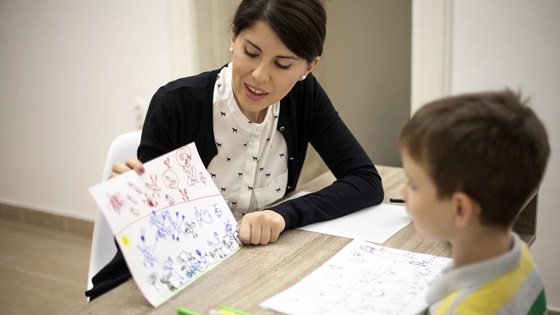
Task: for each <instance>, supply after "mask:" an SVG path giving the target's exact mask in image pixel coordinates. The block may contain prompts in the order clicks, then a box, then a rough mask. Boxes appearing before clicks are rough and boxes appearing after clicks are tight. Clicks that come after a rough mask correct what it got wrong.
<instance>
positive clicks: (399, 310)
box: [260, 240, 451, 315]
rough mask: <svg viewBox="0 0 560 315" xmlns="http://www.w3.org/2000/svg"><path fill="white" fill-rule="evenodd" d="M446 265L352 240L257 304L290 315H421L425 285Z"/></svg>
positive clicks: (443, 260) (444, 261)
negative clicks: (289, 284)
mask: <svg viewBox="0 0 560 315" xmlns="http://www.w3.org/2000/svg"><path fill="white" fill-rule="evenodd" d="M450 261H451V260H450V259H449V258H444V257H438V256H432V255H426V254H420V253H413V252H408V251H403V250H398V249H394V248H389V247H384V246H381V245H377V244H373V243H370V242H367V241H363V240H353V241H352V242H351V243H349V244H348V245H347V246H345V247H344V248H343V249H342V250H340V251H339V252H338V253H337V254H336V255H334V256H333V257H332V258H331V259H329V260H328V261H327V262H325V263H324V264H323V265H321V266H320V267H319V268H318V269H316V270H315V271H313V272H312V273H311V274H309V275H308V276H307V277H305V278H304V279H302V280H301V281H299V282H298V283H297V284H295V285H294V286H293V287H291V288H289V289H288V290H285V291H283V292H281V293H279V294H277V295H275V296H273V297H271V298H269V299H267V300H265V301H264V302H262V303H261V304H260V306H261V307H262V308H266V309H271V310H274V311H277V312H281V313H285V314H291V315H304V314H305V315H315V314H316V315H334V314H346V315H354V314H355V315H364V314H387V315H389V314H420V313H422V312H423V311H424V310H425V309H426V308H427V304H426V302H425V300H424V298H425V294H426V291H427V286H428V283H429V281H431V280H432V279H435V278H436V277H437V276H439V275H440V274H441V272H442V269H443V268H444V267H445V266H447V265H448V264H449V263H450Z"/></svg>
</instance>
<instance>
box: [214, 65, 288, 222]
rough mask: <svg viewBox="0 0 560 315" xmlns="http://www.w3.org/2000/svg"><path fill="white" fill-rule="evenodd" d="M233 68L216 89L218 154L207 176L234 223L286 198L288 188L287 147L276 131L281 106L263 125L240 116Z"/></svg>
mask: <svg viewBox="0 0 560 315" xmlns="http://www.w3.org/2000/svg"><path fill="white" fill-rule="evenodd" d="M231 82H232V72H231V64H229V65H228V66H227V67H224V68H223V69H222V70H221V71H220V74H219V75H218V79H217V80H216V85H215V88H214V99H213V104H214V107H213V122H214V137H215V139H216V146H217V148H218V154H217V155H216V156H215V157H214V158H213V159H212V161H211V162H210V165H208V172H209V173H210V176H211V177H212V180H213V181H214V183H215V184H216V186H217V187H218V189H219V190H220V192H221V194H222V196H223V197H224V199H225V200H226V202H227V204H228V206H229V207H230V209H231V210H232V212H233V214H234V216H235V218H236V219H237V220H240V219H241V217H242V216H243V214H245V213H248V212H252V211H255V210H263V209H264V208H265V207H266V206H267V205H269V204H271V203H273V202H274V201H276V200H278V199H279V198H281V197H282V196H283V195H284V189H285V187H286V185H287V182H288V167H287V146H286V141H285V140H284V137H283V136H282V134H281V133H280V132H278V131H277V130H276V126H277V124H278V114H279V112H280V102H277V103H275V104H273V105H271V106H270V107H269V108H268V110H267V113H266V117H265V118H264V120H263V122H262V123H260V124H259V123H254V122H252V121H250V120H249V119H247V118H246V117H245V116H244V115H243V113H242V112H241V111H240V109H239V106H238V105H237V102H236V101H235V98H234V96H233V90H232V87H231Z"/></svg>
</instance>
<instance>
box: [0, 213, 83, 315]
mask: <svg viewBox="0 0 560 315" xmlns="http://www.w3.org/2000/svg"><path fill="white" fill-rule="evenodd" d="M90 246H91V239H90V238H89V237H85V236H80V235H77V234H70V233H67V232H61V231H58V230H52V229H47V228H40V227H37V226H33V225H27V224H24V223H19V222H15V221H11V220H6V219H0V279H1V280H0V314H4V315H12V314H13V315H19V314H42V315H49V314H53V315H55V314H56V315H58V314H70V313H71V311H72V310H73V309H76V308H77V307H79V306H81V305H84V304H85V303H86V297H85V295H84V291H85V288H86V283H87V272H88V264H89V253H90Z"/></svg>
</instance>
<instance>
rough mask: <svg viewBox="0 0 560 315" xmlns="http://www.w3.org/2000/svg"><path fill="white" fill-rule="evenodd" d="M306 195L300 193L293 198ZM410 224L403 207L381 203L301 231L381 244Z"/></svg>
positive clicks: (305, 227) (315, 224)
mask: <svg viewBox="0 0 560 315" xmlns="http://www.w3.org/2000/svg"><path fill="white" fill-rule="evenodd" d="M307 193H308V192H301V193H299V194H296V195H294V197H293V198H297V197H299V196H302V195H304V194H307ZM410 222H411V220H410V217H409V215H408V214H407V213H406V210H405V207H403V206H397V205H390V204H385V203H382V204H379V205H376V206H372V207H368V208H365V209H362V210H360V211H356V212H354V213H351V214H349V215H346V216H343V217H340V218H338V219H334V220H329V221H325V222H319V223H314V224H310V225H307V226H304V227H301V229H302V230H307V231H313V232H319V233H324V234H331V235H337V236H343V237H348V238H355V239H363V240H368V241H371V242H375V243H383V242H385V241H386V240H387V239H388V238H389V237H391V236H392V235H393V234H395V233H397V232H398V231H400V230H401V229H402V228H403V227H405V226H407V225H408V224H409V223H410Z"/></svg>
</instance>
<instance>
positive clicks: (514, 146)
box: [399, 89, 550, 228]
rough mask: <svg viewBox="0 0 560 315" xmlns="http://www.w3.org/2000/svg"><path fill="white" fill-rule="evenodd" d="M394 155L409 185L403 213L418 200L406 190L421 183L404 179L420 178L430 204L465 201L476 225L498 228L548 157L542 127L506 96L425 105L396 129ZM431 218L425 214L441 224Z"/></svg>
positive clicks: (511, 215)
mask: <svg viewBox="0 0 560 315" xmlns="http://www.w3.org/2000/svg"><path fill="white" fill-rule="evenodd" d="M399 147H400V150H401V155H402V157H403V163H404V167H405V170H406V171H407V173H408V174H407V175H408V176H409V179H410V180H411V182H409V184H408V185H407V188H405V195H409V196H407V197H405V198H406V199H407V200H406V201H407V207H409V206H410V207H413V206H415V205H413V204H409V200H408V199H413V198H414V197H415V196H417V195H415V194H418V193H425V192H426V191H425V190H424V191H421V190H420V189H422V188H423V187H413V185H415V184H416V183H414V181H415V180H417V181H418V183H417V184H422V183H421V181H422V179H421V178H416V179H415V178H411V174H410V172H413V173H414V172H418V171H421V172H423V173H424V175H425V176H424V177H425V178H426V179H428V180H429V181H431V183H432V184H433V185H431V186H433V187H432V188H433V193H434V196H435V197H434V200H437V201H438V202H439V201H448V202H452V201H451V199H453V198H452V197H453V196H459V195H463V196H468V197H469V198H470V200H472V201H473V202H474V203H475V204H476V206H477V207H478V209H480V214H479V219H480V223H481V224H482V225H485V226H498V227H503V228H508V227H510V226H511V225H512V223H513V221H514V220H515V217H516V215H517V213H518V212H519V210H521V208H522V207H523V205H524V204H525V203H526V202H527V200H528V198H529V196H530V195H531V194H532V192H533V191H534V190H535V189H536V188H537V186H538V185H539V183H540V181H541V179H542V177H543V174H544V171H545V168H546V164H547V160H548V156H549V153H550V148H549V144H548V136H547V133H546V130H545V128H544V125H543V124H542V122H541V121H540V120H539V119H538V118H537V116H536V115H535V113H534V112H533V110H531V108H529V107H527V105H526V104H525V102H524V101H522V100H521V99H520V95H517V94H515V93H513V92H512V91H511V90H509V89H507V90H504V91H497V92H487V93H476V94H464V95H459V96H454V97H448V98H443V99H440V100H436V101H434V102H431V103H428V104H426V105H425V106H423V107H422V108H420V110H418V112H416V113H415V115H414V116H413V117H412V119H411V120H410V121H409V122H408V123H407V124H406V125H405V126H404V128H403V129H402V132H401V135H400V138H399ZM407 164H408V165H407ZM407 167H408V169H407ZM414 168H416V169H414ZM414 176H416V175H414ZM424 188H425V187H424ZM415 189H416V190H415ZM457 200H459V201H457V202H459V203H460V202H461V200H460V199H457ZM411 201H412V200H411ZM453 202H455V201H453ZM418 207H421V205H420V206H418ZM459 209H460V205H459ZM409 212H410V210H409ZM442 213H444V212H442ZM411 214H412V213H411ZM444 216H445V215H444ZM438 217H441V213H439V214H438V213H434V214H433V219H434V220H436V219H437V220H446V219H445V218H438ZM426 220H427V221H428V220H429V219H426ZM428 224H435V223H428Z"/></svg>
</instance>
